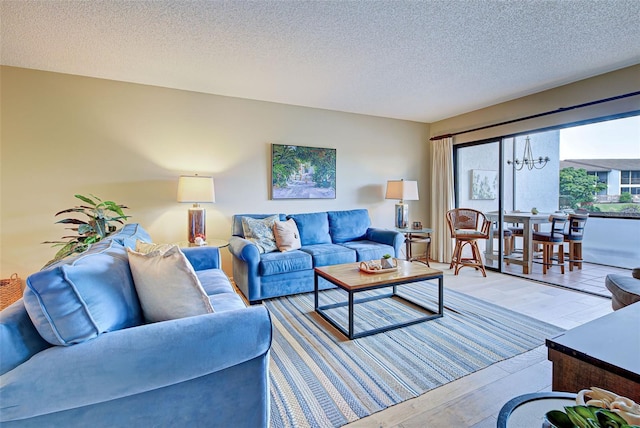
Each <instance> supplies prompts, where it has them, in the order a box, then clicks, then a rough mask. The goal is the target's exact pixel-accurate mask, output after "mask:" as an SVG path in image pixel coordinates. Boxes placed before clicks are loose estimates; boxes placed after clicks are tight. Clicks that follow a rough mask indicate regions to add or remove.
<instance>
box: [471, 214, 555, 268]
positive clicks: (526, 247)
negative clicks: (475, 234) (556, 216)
mask: <svg viewBox="0 0 640 428" xmlns="http://www.w3.org/2000/svg"><path fill="white" fill-rule="evenodd" d="M484 214H485V215H486V216H487V218H488V219H489V220H490V221H491V231H490V232H489V236H493V228H494V227H493V225H494V223H497V222H498V221H499V213H498V212H497V211H492V212H486V213H484ZM502 219H503V221H505V222H506V223H516V224H522V230H523V233H522V238H523V241H524V242H523V248H522V259H520V258H510V259H509V263H513V264H516V265H521V266H522V273H523V274H525V275H526V274H529V273H531V269H532V265H533V228H534V225H538V224H543V223H549V214H548V213H547V214H541V213H538V214H532V213H525V212H522V213H508V214H503V216H502ZM486 248H487V250H486V253H487V254H488V255H491V256H493V239H488V240H487V247H486ZM507 257H510V256H507Z"/></svg>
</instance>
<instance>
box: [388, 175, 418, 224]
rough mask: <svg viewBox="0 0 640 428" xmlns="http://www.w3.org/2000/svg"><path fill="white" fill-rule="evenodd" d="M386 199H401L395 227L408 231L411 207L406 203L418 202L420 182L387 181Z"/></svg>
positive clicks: (397, 208)
mask: <svg viewBox="0 0 640 428" xmlns="http://www.w3.org/2000/svg"><path fill="white" fill-rule="evenodd" d="M385 199H399V200H400V202H398V203H397V204H396V211H395V213H396V219H395V226H396V227H398V228H400V229H406V228H407V226H408V225H409V205H408V204H407V203H406V202H405V201H417V200H418V182H417V181H412V180H389V181H387V194H386V196H385Z"/></svg>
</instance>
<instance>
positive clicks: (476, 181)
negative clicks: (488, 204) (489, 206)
mask: <svg viewBox="0 0 640 428" xmlns="http://www.w3.org/2000/svg"><path fill="white" fill-rule="evenodd" d="M497 197H498V171H487V170H482V169H474V170H472V171H471V199H495V198H497Z"/></svg>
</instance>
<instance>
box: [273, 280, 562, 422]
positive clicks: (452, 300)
mask: <svg viewBox="0 0 640 428" xmlns="http://www.w3.org/2000/svg"><path fill="white" fill-rule="evenodd" d="M436 288H437V287H436V285H435V283H434V282H432V283H426V282H422V283H415V284H410V285H405V286H402V287H401V288H399V290H400V292H401V294H402V295H403V296H405V297H407V298H410V299H413V300H414V301H420V302H431V303H432V304H433V307H434V308H435V307H436V299H435V295H434V294H435V290H436ZM383 292H384V291H383ZM387 292H388V291H387ZM375 293H380V291H372V292H365V293H361V294H360V295H357V297H358V298H359V297H363V296H364V295H369V296H370V295H372V294H375ZM444 299H445V300H444V302H445V314H444V317H442V318H438V319H435V320H431V321H427V322H423V323H420V324H415V325H412V326H409V327H404V328H401V329H397V330H392V331H389V332H386V333H380V334H376V335H372V336H368V337H363V338H360V339H356V340H351V341H350V340H347V339H346V337H344V336H343V335H342V334H341V333H339V332H338V331H337V330H336V329H335V328H333V327H331V326H330V325H329V324H327V323H326V322H325V321H324V320H323V319H322V318H320V316H318V315H317V314H316V313H315V312H314V310H313V293H309V294H299V295H295V296H289V297H283V298H278V299H273V300H269V301H266V302H265V305H266V306H267V308H268V309H269V311H270V312H271V318H272V322H273V326H274V336H273V344H272V348H271V363H270V379H271V426H272V427H296V428H298V427H323V428H324V427H339V426H342V425H345V424H347V423H349V422H352V421H355V420H357V419H360V418H362V417H365V416H368V415H370V414H372V413H375V412H378V411H380V410H384V409H385V408H387V407H389V406H393V405H394V404H397V403H400V402H402V401H405V400H408V399H410V398H414V397H417V396H419V395H421V394H423V393H425V392H427V391H428V390H430V389H433V388H436V387H438V386H440V385H443V384H445V383H448V382H451V381H453V380H455V379H458V378H460V377H463V376H466V375H468V374H470V373H473V372H475V371H477V370H480V369H482V368H485V367H487V366H489V365H491V364H493V363H496V362H498V361H501V360H504V359H506V358H510V357H513V356H516V355H518V354H521V353H523V352H526V351H528V350H531V349H533V348H535V347H537V346H540V345H542V344H543V343H544V339H545V338H547V337H552V336H554V335H556V334H559V333H560V332H562V331H563V330H562V329H561V328H559V327H555V326H552V325H550V324H546V323H543V322H541V321H537V320H535V319H533V318H530V317H527V316H525V315H521V314H518V313H516V312H513V311H510V310H508V309H504V308H501V307H499V306H496V305H493V304H490V303H487V302H484V301H481V300H478V299H475V298H473V297H470V296H467V295H465V294H461V293H457V292H455V291H452V290H446V289H445V298H444ZM344 300H346V293H344V292H341V291H339V290H335V289H334V290H328V291H324V292H322V293H321V302H320V303H321V305H322V304H327V303H332V302H337V301H344ZM417 310H418V309H417V308H411V307H409V306H407V305H406V304H401V303H399V302H398V301H397V300H396V299H382V300H373V301H369V302H367V303H363V304H359V305H356V312H355V313H356V317H355V318H356V321H357V322H356V331H359V330H360V329H363V328H367V329H368V328H370V327H371V326H376V325H380V323H386V322H389V320H394V321H397V320H399V319H402V318H404V317H412V316H415V315H416V312H415V311H417ZM336 311H338V312H336V313H334V314H332V316H333V317H342V319H344V320H345V321H346V309H345V308H343V309H336ZM345 324H346V322H345Z"/></svg>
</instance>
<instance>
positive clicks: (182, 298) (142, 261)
mask: <svg viewBox="0 0 640 428" xmlns="http://www.w3.org/2000/svg"><path fill="white" fill-rule="evenodd" d="M127 252H128V254H129V265H130V267H131V274H132V275H133V282H134V284H135V287H136V291H137V293H138V299H139V300H140V306H141V307H142V313H143V315H144V317H145V319H146V320H147V321H149V322H157V321H166V320H172V319H177V318H186V317H193V316H196V315H204V314H210V313H213V307H212V306H211V302H210V301H209V297H208V296H207V293H206V292H205V291H204V288H202V284H200V280H199V279H198V277H197V276H196V272H195V271H194V270H193V267H192V266H191V263H189V261H188V260H187V258H186V257H185V255H184V254H183V253H182V251H180V248H178V246H176V245H173V246H171V247H170V248H169V249H167V250H166V251H165V252H162V251H152V252H150V253H148V254H142V253H138V252H135V251H132V250H130V249H127Z"/></svg>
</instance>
